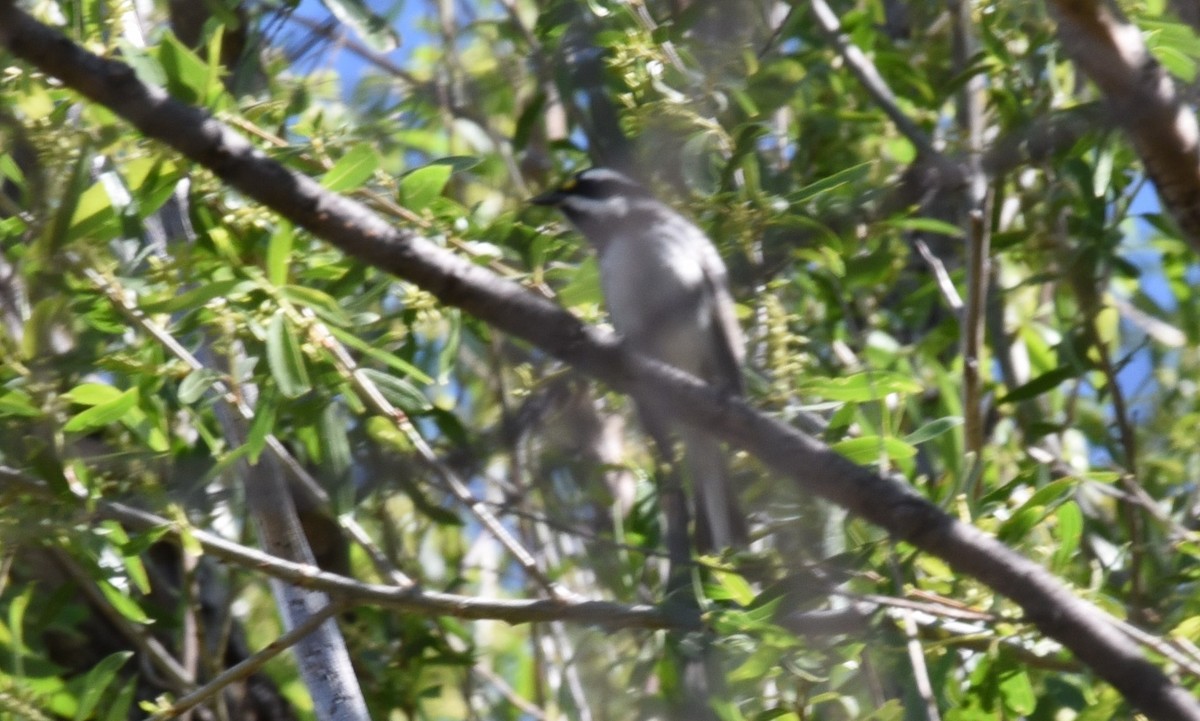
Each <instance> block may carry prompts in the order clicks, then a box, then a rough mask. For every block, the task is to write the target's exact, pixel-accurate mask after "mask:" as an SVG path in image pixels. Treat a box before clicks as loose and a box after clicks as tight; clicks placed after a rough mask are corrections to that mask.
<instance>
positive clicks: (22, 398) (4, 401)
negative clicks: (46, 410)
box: [0, 388, 42, 418]
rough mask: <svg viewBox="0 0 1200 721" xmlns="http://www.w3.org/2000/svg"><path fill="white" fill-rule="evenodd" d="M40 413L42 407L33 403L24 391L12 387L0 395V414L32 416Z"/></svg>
mask: <svg viewBox="0 0 1200 721" xmlns="http://www.w3.org/2000/svg"><path fill="white" fill-rule="evenodd" d="M40 415H42V409H40V408H38V407H37V406H35V405H33V399H32V398H30V397H29V394H28V393H26V392H25V391H23V390H21V389H19V388H14V389H12V390H10V391H8V392H7V393H5V394H4V395H0V416H25V417H26V418H34V417H37V416H40Z"/></svg>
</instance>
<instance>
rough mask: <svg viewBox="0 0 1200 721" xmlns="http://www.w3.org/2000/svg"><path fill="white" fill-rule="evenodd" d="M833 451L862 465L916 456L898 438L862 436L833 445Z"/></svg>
mask: <svg viewBox="0 0 1200 721" xmlns="http://www.w3.org/2000/svg"><path fill="white" fill-rule="evenodd" d="M832 448H833V450H835V451H837V452H838V453H840V454H842V455H843V456H845V457H846V458H849V459H850V460H852V461H854V462H855V463H858V464H862V465H869V464H872V463H878V462H880V461H881V460H884V459H888V460H893V461H895V460H900V459H904V458H912V457H913V456H915V455H917V449H916V448H914V447H913V446H910V445H909V444H907V443H905V442H904V441H902V440H900V439H899V438H894V437H893V438H884V437H882V436H863V437H862V438H848V439H846V440H844V441H838V442H837V443H835V444H833V446H832Z"/></svg>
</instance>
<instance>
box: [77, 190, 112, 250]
mask: <svg viewBox="0 0 1200 721" xmlns="http://www.w3.org/2000/svg"><path fill="white" fill-rule="evenodd" d="M120 231H121V223H120V221H119V219H118V217H117V211H116V210H115V209H114V208H113V205H112V198H110V197H109V195H108V189H107V188H105V187H104V184H103V183H100V182H96V183H95V184H93V185H92V186H91V187H89V188H88V189H87V190H85V191H83V193H81V194H80V195H79V202H78V204H77V205H76V206H75V212H74V213H73V214H72V215H71V222H70V224H69V225H68V230H67V238H68V239H70V240H76V239H78V238H89V239H92V240H110V239H112V238H115V237H116V236H117V234H118V233H120Z"/></svg>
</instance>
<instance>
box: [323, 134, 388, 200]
mask: <svg viewBox="0 0 1200 721" xmlns="http://www.w3.org/2000/svg"><path fill="white" fill-rule="evenodd" d="M378 167H379V151H378V150H376V149H375V148H374V147H372V146H370V145H368V144H367V143H359V144H358V145H355V146H354V147H353V148H351V149H350V150H349V151H347V152H346V154H345V155H343V156H342V157H341V158H338V161H337V162H336V163H334V164H333V167H332V168H330V169H329V172H327V173H325V177H323V178H321V185H324V186H325V187H326V188H328V189H329V190H332V191H333V192H335V193H344V192H346V191H349V190H355V189H357V188H359V187H360V186H362V184H363V183H365V182H367V180H368V179H369V178H370V177H371V175H372V174H373V173H374V172H375V169H376V168H378Z"/></svg>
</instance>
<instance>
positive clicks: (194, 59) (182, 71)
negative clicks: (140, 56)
mask: <svg viewBox="0 0 1200 721" xmlns="http://www.w3.org/2000/svg"><path fill="white" fill-rule="evenodd" d="M156 47H157V56H158V62H159V63H160V64H161V65H162V69H163V72H165V73H166V80H167V92H169V93H170V94H171V95H172V96H173V97H174V98H176V99H177V100H182V101H184V102H185V103H188V104H190V105H206V104H207V101H208V99H209V98H208V95H209V73H208V66H207V65H206V64H205V62H204V61H203V60H201V59H200V57H199V56H198V55H196V53H194V52H192V50H191V48H188V47H187V46H186V45H184V44H183V43H181V42H179V39H178V38H176V37H175V36H174V35H171V34H170V33H166V34H164V35H163V36H162V37H161V38H160V39H159V42H158V45H157V46H156Z"/></svg>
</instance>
